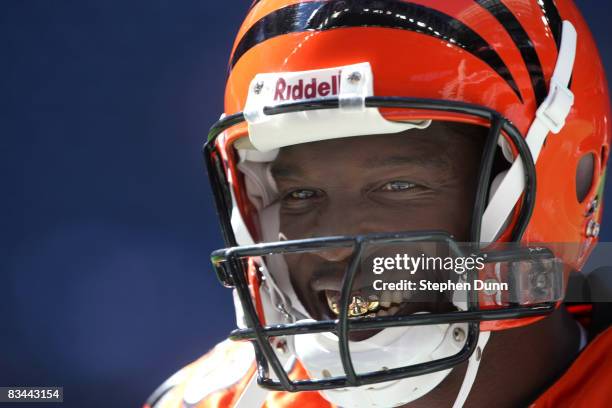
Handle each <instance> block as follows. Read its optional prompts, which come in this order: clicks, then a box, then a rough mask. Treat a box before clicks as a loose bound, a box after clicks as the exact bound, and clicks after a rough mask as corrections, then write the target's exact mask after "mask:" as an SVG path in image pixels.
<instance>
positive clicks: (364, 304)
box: [348, 296, 368, 317]
mask: <svg viewBox="0 0 612 408" xmlns="http://www.w3.org/2000/svg"><path fill="white" fill-rule="evenodd" d="M367 312H368V301H367V300H366V299H364V298H363V296H353V297H352V299H351V304H350V305H349V307H348V313H349V316H353V317H354V316H361V315H364V314H366V313H367Z"/></svg>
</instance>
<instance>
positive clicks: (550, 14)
mask: <svg viewBox="0 0 612 408" xmlns="http://www.w3.org/2000/svg"><path fill="white" fill-rule="evenodd" d="M537 3H538V5H539V6H540V8H541V9H542V13H544V18H545V19H546V22H547V23H548V26H549V27H550V31H552V35H553V38H554V39H555V44H557V50H558V49H559V47H561V30H562V27H563V19H562V18H561V15H560V14H559V10H558V9H557V5H556V4H555V1H554V0H537Z"/></svg>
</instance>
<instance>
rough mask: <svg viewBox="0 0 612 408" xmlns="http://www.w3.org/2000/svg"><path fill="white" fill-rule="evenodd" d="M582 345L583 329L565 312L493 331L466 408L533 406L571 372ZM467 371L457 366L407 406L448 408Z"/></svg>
mask: <svg viewBox="0 0 612 408" xmlns="http://www.w3.org/2000/svg"><path fill="white" fill-rule="evenodd" d="M579 344H580V329H579V328H578V324H577V323H576V321H575V320H574V319H573V318H572V317H571V316H570V315H569V313H568V312H567V310H566V309H565V307H561V308H560V309H558V310H556V311H555V312H554V313H552V314H551V315H550V316H548V317H547V318H545V319H543V320H541V321H539V322H537V323H534V324H531V325H529V326H525V327H520V328H516V329H511V330H504V331H497V332H493V333H492V334H491V338H490V340H489V342H488V344H487V347H486V348H485V351H484V353H483V359H482V362H481V364H480V368H479V370H478V375H477V377H476V381H475V382H474V385H473V386H472V391H471V392H470V395H469V397H468V399H467V402H466V404H465V406H466V407H489V406H495V407H506V406H507V407H516V406H527V405H529V403H530V402H532V401H533V400H535V399H536V398H537V397H538V396H539V395H540V394H541V393H542V392H544V391H545V390H546V389H547V388H548V387H550V386H551V385H552V384H553V383H554V382H555V381H556V380H557V379H558V378H559V377H560V376H561V375H562V374H563V373H564V372H565V371H566V370H567V369H568V367H569V366H570V365H571V363H572V362H573V361H574V359H575V358H576V355H577V353H578V347H579ZM466 367H467V363H464V364H462V365H460V366H458V367H455V369H453V371H452V372H451V374H450V375H449V376H448V377H447V378H446V380H445V381H444V382H443V383H442V384H440V385H439V386H438V387H437V388H436V389H434V390H433V391H432V392H431V393H429V394H427V395H425V396H424V397H423V398H420V399H418V400H416V401H414V402H412V403H410V404H408V405H406V407H410V408H420V407H438V406H440V407H448V406H449V403H452V402H453V401H454V400H455V398H456V397H457V393H458V392H459V388H460V387H461V383H462V381H463V376H464V374H465V369H466Z"/></svg>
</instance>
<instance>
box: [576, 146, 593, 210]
mask: <svg viewBox="0 0 612 408" xmlns="http://www.w3.org/2000/svg"><path fill="white" fill-rule="evenodd" d="M594 172H595V155H594V154H593V153H587V154H585V155H584V156H582V157H581V158H580V161H579V162H578V167H576V198H577V199H578V202H579V203H581V202H583V201H584V199H585V198H586V196H587V194H588V193H589V191H590V190H591V186H592V185H593V176H594Z"/></svg>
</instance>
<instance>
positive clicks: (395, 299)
mask: <svg viewBox="0 0 612 408" xmlns="http://www.w3.org/2000/svg"><path fill="white" fill-rule="evenodd" d="M402 297H403V296H402V292H400V291H399V290H396V291H394V292H393V303H402Z"/></svg>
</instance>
